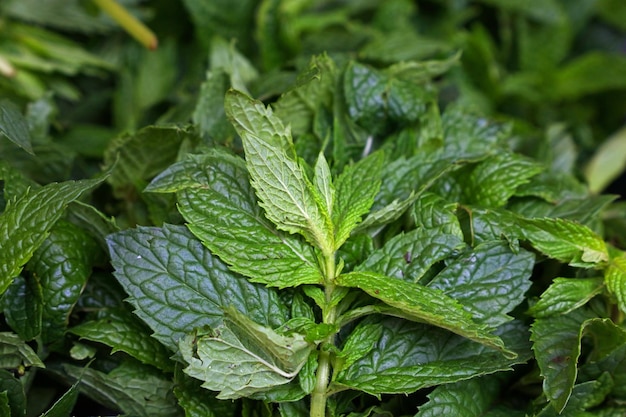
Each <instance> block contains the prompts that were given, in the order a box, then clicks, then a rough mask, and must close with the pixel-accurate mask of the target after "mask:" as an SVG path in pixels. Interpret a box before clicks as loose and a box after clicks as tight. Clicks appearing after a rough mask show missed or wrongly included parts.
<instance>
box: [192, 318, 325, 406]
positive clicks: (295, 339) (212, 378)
mask: <svg viewBox="0 0 626 417" xmlns="http://www.w3.org/2000/svg"><path fill="white" fill-rule="evenodd" d="M312 348H313V345H312V344H310V343H308V342H306V341H305V340H304V338H303V337H302V335H298V334H292V335H290V336H281V335H280V334H278V333H276V332H274V331H273V330H272V329H270V328H268V327H264V326H261V325H259V324H257V323H254V322H253V321H252V320H250V319H248V318H247V317H246V316H245V315H243V314H241V313H238V312H236V311H235V310H233V309H229V312H228V316H227V320H225V322H224V324H223V325H221V326H218V327H216V328H214V329H212V330H211V329H209V331H208V333H206V334H203V333H195V334H192V335H189V336H187V337H185V338H184V339H183V340H181V342H180V352H181V354H182V355H183V358H184V359H185V361H186V362H187V363H188V364H189V366H187V367H186V368H185V373H187V374H188V375H190V376H192V377H194V378H197V379H200V380H202V381H204V384H202V386H203V387H204V388H207V389H210V390H212V391H219V394H218V396H217V398H219V399H236V398H241V397H246V396H250V395H251V394H254V393H257V392H262V391H266V390H268V389H270V388H272V387H275V386H277V385H284V384H287V383H288V382H290V381H291V380H293V379H294V378H295V376H296V375H297V374H298V372H299V371H300V369H301V368H302V366H304V364H305V362H306V361H307V358H308V356H309V353H310V352H311V349H312Z"/></svg>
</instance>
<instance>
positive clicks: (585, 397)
mask: <svg viewBox="0 0 626 417" xmlns="http://www.w3.org/2000/svg"><path fill="white" fill-rule="evenodd" d="M613 385H614V382H613V380H612V379H611V376H610V375H609V374H608V373H605V374H603V375H601V376H600V378H598V380H597V381H587V382H583V383H580V384H576V385H575V386H574V389H573V390H572V397H571V399H570V401H569V402H568V403H567V406H566V407H565V408H564V409H563V410H562V411H558V410H555V409H554V407H551V406H550V405H549V404H548V405H547V406H546V407H545V408H544V409H543V410H541V412H539V413H537V414H535V415H536V416H537V417H559V416H562V417H579V416H587V415H593V416H597V415H598V414H596V413H593V414H591V413H586V412H585V410H589V409H593V408H594V407H597V406H599V405H600V404H602V403H603V402H604V401H605V399H606V397H607V395H608V394H609V393H610V392H611V389H612V388H613ZM600 412H602V410H600ZM600 415H602V414H600ZM609 416H610V414H609Z"/></svg>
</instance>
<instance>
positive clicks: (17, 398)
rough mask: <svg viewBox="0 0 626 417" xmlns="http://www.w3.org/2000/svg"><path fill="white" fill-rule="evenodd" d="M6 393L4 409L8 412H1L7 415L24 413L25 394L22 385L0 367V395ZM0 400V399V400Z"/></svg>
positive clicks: (12, 415) (16, 415) (14, 416)
mask: <svg viewBox="0 0 626 417" xmlns="http://www.w3.org/2000/svg"><path fill="white" fill-rule="evenodd" d="M1 394H5V395H6V397H5V398H6V399H7V401H6V405H7V406H6V407H4V408H5V410H6V409H9V412H8V413H6V414H2V415H3V416H7V417H23V416H24V415H26V394H25V392H24V385H23V384H22V383H21V382H20V381H19V380H18V379H17V378H15V377H14V376H13V375H12V374H11V373H10V372H8V371H5V370H4V369H0V395H1ZM0 401H1V400H0ZM0 410H2V407H1V403H0Z"/></svg>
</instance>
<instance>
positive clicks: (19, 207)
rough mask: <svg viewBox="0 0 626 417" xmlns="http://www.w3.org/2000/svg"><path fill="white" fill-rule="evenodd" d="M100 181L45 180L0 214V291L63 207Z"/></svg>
mask: <svg viewBox="0 0 626 417" xmlns="http://www.w3.org/2000/svg"><path fill="white" fill-rule="evenodd" d="M102 181H103V179H93V180H81V181H66V182H62V183H52V184H48V185H46V186H45V187H41V188H38V189H37V190H34V191H30V192H28V193H27V194H25V195H24V196H23V197H22V198H20V199H18V200H17V201H15V202H14V203H12V204H10V205H9V206H8V207H7V208H6V210H5V211H4V213H2V214H0V294H1V293H3V292H4V291H5V290H6V289H7V287H8V286H9V284H10V283H11V281H12V280H13V278H15V277H16V276H17V275H18V274H19V273H20V271H21V270H22V266H23V265H24V264H25V263H26V262H27V261H28V260H29V259H30V258H31V256H32V255H33V252H34V251H35V250H36V249H37V248H38V247H39V245H41V244H42V243H43V241H44V240H45V239H46V237H47V235H48V233H49V230H50V229H51V228H52V226H53V225H54V224H55V223H56V221H57V220H58V219H59V218H60V217H61V216H62V215H63V211H64V209H65V207H67V205H68V204H69V203H71V202H72V201H74V200H76V199H77V198H78V197H80V195H81V194H82V193H84V192H85V191H87V190H90V189H91V188H93V187H95V186H96V185H98V184H100V183H101V182H102ZM44 202H45V203H44Z"/></svg>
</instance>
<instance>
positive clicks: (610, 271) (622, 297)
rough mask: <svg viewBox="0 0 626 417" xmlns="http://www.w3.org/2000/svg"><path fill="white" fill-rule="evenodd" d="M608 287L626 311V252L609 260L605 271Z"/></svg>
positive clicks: (620, 306)
mask: <svg viewBox="0 0 626 417" xmlns="http://www.w3.org/2000/svg"><path fill="white" fill-rule="evenodd" d="M604 282H605V283H606V288H607V289H608V290H609V292H610V293H611V294H613V295H614V296H615V298H616V299H617V305H618V307H619V308H620V310H622V311H623V312H626V254H624V253H622V254H621V255H620V256H617V257H615V258H613V259H611V261H610V262H609V266H608V268H607V269H606V271H605V272H604Z"/></svg>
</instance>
